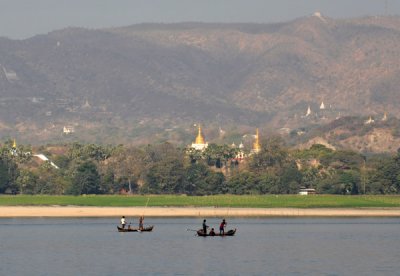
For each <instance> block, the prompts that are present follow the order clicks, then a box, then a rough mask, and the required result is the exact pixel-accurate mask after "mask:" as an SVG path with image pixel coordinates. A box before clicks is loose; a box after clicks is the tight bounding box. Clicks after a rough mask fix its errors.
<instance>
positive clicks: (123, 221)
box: [121, 216, 126, 229]
mask: <svg viewBox="0 0 400 276" xmlns="http://www.w3.org/2000/svg"><path fill="white" fill-rule="evenodd" d="M125 224H126V222H125V216H122V218H121V225H122V228H123V229H124V228H125Z"/></svg>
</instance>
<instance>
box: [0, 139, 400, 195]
mask: <svg viewBox="0 0 400 276" xmlns="http://www.w3.org/2000/svg"><path fill="white" fill-rule="evenodd" d="M262 145H263V146H262V148H261V151H260V152H259V153H257V154H250V153H249V152H245V155H246V156H247V157H246V158H244V159H243V160H238V159H236V158H235V157H236V155H237V154H238V149H237V148H231V147H230V146H227V145H222V146H221V145H216V144H210V145H209V147H208V148H207V149H206V150H205V151H204V152H200V151H196V150H193V149H182V148H178V147H176V146H174V145H172V144H169V143H164V144H157V145H147V146H143V147H127V146H123V145H118V146H111V145H106V146H104V145H95V144H80V143H73V144H68V145H58V146H57V145H53V146H42V147H40V148H38V149H36V150H35V152H40V153H42V154H44V155H45V156H47V157H48V158H49V161H46V162H42V161H40V160H39V159H38V158H37V157H35V156H33V155H32V154H31V152H32V149H31V147H30V146H27V145H22V146H18V148H15V149H13V148H12V143H11V141H7V142H5V143H4V144H3V145H2V147H1V148H0V151H1V152H0V193H14V194H16V193H20V194H55V195H62V194H72V195H80V194H118V193H122V192H123V193H144V194H149V193H151V194H188V195H209V194H225V193H230V194H295V193H298V192H299V189H300V188H303V187H304V188H314V189H316V191H317V192H318V193H321V194H354V195H357V194H397V193H399V192H400V152H398V153H397V154H394V155H374V156H368V157H367V156H364V155H362V154H360V153H357V152H353V151H342V150H337V151H334V150H331V149H328V148H326V147H325V146H322V145H314V146H312V147H311V148H310V149H305V150H297V149H291V148H289V147H287V146H286V145H285V143H284V142H283V140H281V139H280V138H278V137H273V138H269V139H267V140H264V141H262ZM51 162H53V163H51Z"/></svg>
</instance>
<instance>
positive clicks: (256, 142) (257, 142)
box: [251, 128, 261, 153]
mask: <svg viewBox="0 0 400 276" xmlns="http://www.w3.org/2000/svg"><path fill="white" fill-rule="evenodd" d="M260 150H261V145H260V136H259V134H258V128H257V129H256V136H255V140H254V143H253V148H252V150H251V151H252V152H254V153H257V152H260Z"/></svg>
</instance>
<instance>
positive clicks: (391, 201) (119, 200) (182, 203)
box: [0, 195, 400, 208]
mask: <svg viewBox="0 0 400 276" xmlns="http://www.w3.org/2000/svg"><path fill="white" fill-rule="evenodd" d="M147 203H148V205H147V206H148V207H164V206H165V207H166V206H174V207H208V206H209V207H212V206H215V207H231V208H235V207H242V208H245V207H248V208H360V207H400V196H336V195H313V196H299V195H262V196H261V195H256V196H235V195H217V196H201V197H199V196H194V197H192V196H180V195H149V196H147V195H145V196H120V195H118V196H116V195H112V196H108V195H90V196H44V195H36V196H28V195H17V196H5V195H4V196H0V206H52V205H61V206H68V205H73V206H98V207H129V206H132V207H135V206H136V207H144V206H146V204H147Z"/></svg>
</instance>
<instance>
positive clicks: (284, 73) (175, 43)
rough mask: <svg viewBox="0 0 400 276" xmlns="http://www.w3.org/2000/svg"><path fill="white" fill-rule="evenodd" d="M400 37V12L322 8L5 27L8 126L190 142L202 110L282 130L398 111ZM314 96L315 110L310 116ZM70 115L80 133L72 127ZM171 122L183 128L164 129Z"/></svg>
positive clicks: (4, 116) (7, 131)
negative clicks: (16, 30) (343, 15)
mask: <svg viewBox="0 0 400 276" xmlns="http://www.w3.org/2000/svg"><path fill="white" fill-rule="evenodd" d="M399 43H400V18H399V17H364V18H355V19H342V20H337V19H332V18H327V17H323V15H320V14H319V15H316V14H314V15H312V16H308V17H303V18H299V19H296V20H293V21H290V22H281V23H273V24H261V23H260V24H257V23H197V22H193V23H174V24H137V25H132V26H127V27H119V28H105V29H97V30H88V29H84V28H66V29H63V30H58V31H53V32H50V33H48V34H46V35H38V36H35V37H32V38H29V39H25V40H10V39H6V38H0V95H1V97H0V107H1V108H0V136H1V137H18V138H20V139H22V140H25V141H27V142H30V143H41V142H53V141H69V140H71V139H79V140H83V141H96V142H104V143H109V142H124V143H127V142H128V143H129V142H132V143H138V142H143V141H149V142H150V141H174V142H177V143H182V144H185V143H188V142H190V140H189V139H191V138H190V137H191V132H192V131H193V127H192V126H193V124H194V123H197V122H201V123H204V124H206V125H209V126H210V128H214V129H218V128H219V127H221V126H222V127H223V128H227V129H228V130H229V129H230V130H232V131H233V132H234V131H236V130H238V129H242V130H243V131H247V130H249V129H252V128H253V129H254V128H255V127H262V128H265V129H268V130H271V131H273V130H278V129H280V128H290V129H296V128H300V127H303V126H308V125H313V124H324V123H327V122H328V121H332V120H334V119H335V118H336V117H338V116H347V115H349V116H353V115H356V116H367V115H372V116H377V115H379V114H383V113H384V112H388V113H389V114H390V115H391V116H399V115H400V114H399V112H400V111H399V110H398V108H397V107H398V104H400V97H398V92H397V87H398V86H399V85H400V80H399V79H398V78H397V76H398V73H399V72H400V63H399V62H398V60H400V59H399V57H400V50H399V49H397V47H396V45H398V44H399ZM321 102H325V104H326V106H327V108H326V109H325V110H319V108H318V107H319V104H320V103H321ZM308 106H311V109H312V110H313V116H305V112H306V109H307V107H308ZM322 118H324V120H322ZM66 125H72V126H74V127H75V130H76V131H75V133H74V134H73V135H64V134H63V133H62V128H63V126H66ZM171 128H172V129H174V130H178V129H179V131H176V133H170V132H169V133H165V129H171ZM173 132H175V131H173ZM149 137H151V138H149ZM211 138H216V139H217V138H218V135H216V136H215V137H211Z"/></svg>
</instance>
